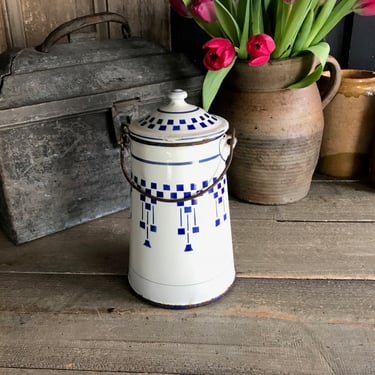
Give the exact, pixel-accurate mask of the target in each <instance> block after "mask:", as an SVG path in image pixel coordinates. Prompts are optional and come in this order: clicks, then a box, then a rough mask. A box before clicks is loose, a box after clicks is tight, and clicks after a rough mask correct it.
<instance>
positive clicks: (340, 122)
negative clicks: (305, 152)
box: [318, 69, 375, 178]
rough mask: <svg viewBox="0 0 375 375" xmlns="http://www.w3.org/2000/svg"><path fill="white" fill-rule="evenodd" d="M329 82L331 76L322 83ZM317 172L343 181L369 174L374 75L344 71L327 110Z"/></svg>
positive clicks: (374, 127)
mask: <svg viewBox="0 0 375 375" xmlns="http://www.w3.org/2000/svg"><path fill="white" fill-rule="evenodd" d="M325 80H329V74H327V75H324V76H323V77H322V81H323V82H324V81H325ZM324 120H325V125H324V132H323V140H322V146H321V150H320V159H319V162H318V171H319V172H320V173H323V174H325V175H329V176H333V177H340V178H357V177H361V176H365V175H367V174H368V168H369V159H370V155H371V147H372V140H373V136H374V130H375V72H371V71H367V70H355V69H344V70H342V81H341V85H340V87H339V90H338V92H337V95H336V96H335V98H334V99H333V100H332V101H331V103H330V104H329V105H327V107H326V108H325V109H324Z"/></svg>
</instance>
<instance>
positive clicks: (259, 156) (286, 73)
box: [213, 55, 340, 204]
mask: <svg viewBox="0 0 375 375" xmlns="http://www.w3.org/2000/svg"><path fill="white" fill-rule="evenodd" d="M312 65H313V57H312V55H305V56H301V57H296V58H291V59H282V60H275V61H271V62H270V63H268V64H266V65H262V66H259V67H249V66H248V65H247V64H246V62H239V63H236V65H235V66H234V68H233V70H232V71H231V73H230V74H229V75H228V77H227V79H226V80H225V82H224V85H223V86H222V88H221V89H220V91H219V94H218V96H217V98H216V99H215V102H214V105H213V112H214V113H217V114H219V115H222V116H223V117H225V118H226V119H227V120H228V121H229V123H230V126H231V127H232V128H235V129H236V134H237V138H238V143H237V147H236V151H235V153H234V159H233V163H232V166H231V168H230V170H229V177H228V179H229V192H230V193H231V194H232V195H234V196H235V197H237V198H239V199H241V200H244V201H248V202H253V203H260V204H285V203H290V202H295V201H297V200H299V199H301V198H303V197H304V196H306V194H307V193H308V191H309V189H310V185H311V180H312V175H313V172H314V169H315V167H316V163H317V160H318V156H319V150H320V145H321V139H322V134H323V122H324V120H323V110H322V109H323V107H324V106H325V105H327V104H328V103H329V101H330V100H331V99H332V98H333V96H334V95H335V93H336V91H337V89H338V87H339V85H340V67H339V65H338V63H337V61H336V60H335V59H333V58H330V59H329V67H330V70H331V71H332V79H331V81H330V88H329V90H327V92H326V94H325V95H324V98H323V106H322V100H321V96H320V94H319V90H318V88H317V85H316V84H315V83H314V84H312V85H310V86H308V87H306V88H303V89H287V88H286V87H288V86H289V85H290V84H292V83H294V82H296V81H298V80H299V79H301V78H302V77H303V76H305V75H306V73H307V72H309V71H310V70H311V68H312Z"/></svg>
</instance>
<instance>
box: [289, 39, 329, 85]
mask: <svg viewBox="0 0 375 375" xmlns="http://www.w3.org/2000/svg"><path fill="white" fill-rule="evenodd" d="M329 49H330V48H329V44H328V43H326V42H321V43H319V44H316V45H315V46H311V47H309V48H307V49H306V51H309V52H311V53H312V54H313V55H314V56H315V57H316V58H317V59H318V60H319V64H318V66H317V67H316V68H315V70H314V71H313V72H312V73H310V74H309V75H307V76H306V77H305V78H303V79H301V80H300V81H298V82H297V83H294V84H293V85H290V86H289V87H288V88H289V89H301V88H303V87H307V86H310V85H311V84H313V83H314V82H316V81H317V80H318V79H319V78H320V76H321V75H322V73H323V68H324V66H325V64H326V62H327V58H328V55H329Z"/></svg>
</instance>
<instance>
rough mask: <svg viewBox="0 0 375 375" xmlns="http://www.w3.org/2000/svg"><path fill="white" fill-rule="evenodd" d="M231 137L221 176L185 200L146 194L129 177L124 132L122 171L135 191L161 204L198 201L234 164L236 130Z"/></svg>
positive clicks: (121, 144)
mask: <svg viewBox="0 0 375 375" xmlns="http://www.w3.org/2000/svg"><path fill="white" fill-rule="evenodd" d="M230 137H231V138H230V143H229V155H228V158H227V159H226V161H225V168H224V169H223V171H222V172H221V174H220V176H219V177H218V178H217V179H216V180H215V181H214V182H213V183H212V184H211V185H210V186H208V187H206V188H204V189H203V190H199V191H198V192H197V193H195V194H192V195H189V196H188V197H183V198H162V197H157V196H155V195H152V194H150V193H148V192H146V191H145V190H142V188H141V187H140V186H139V185H138V184H136V183H135V182H134V181H133V180H132V178H131V177H130V176H129V174H128V172H127V171H126V166H125V149H126V146H127V145H128V144H129V140H128V134H127V133H126V132H123V135H122V137H121V140H120V142H119V145H120V161H121V169H122V172H123V174H124V176H125V178H126V180H127V181H128V183H129V184H130V186H131V187H132V188H133V189H135V190H137V191H138V192H139V193H141V194H143V195H145V196H146V197H148V198H151V199H155V200H158V201H159V202H169V203H177V202H186V201H190V200H192V199H196V198H198V197H201V196H202V195H203V194H205V193H207V192H208V191H209V190H211V189H212V188H213V187H215V186H216V185H217V184H218V183H219V182H220V181H221V180H222V179H223V177H224V176H225V174H226V173H227V171H228V169H229V167H230V165H231V163H232V160H233V150H234V146H235V144H236V131H235V129H233V130H232V134H231V135H230Z"/></svg>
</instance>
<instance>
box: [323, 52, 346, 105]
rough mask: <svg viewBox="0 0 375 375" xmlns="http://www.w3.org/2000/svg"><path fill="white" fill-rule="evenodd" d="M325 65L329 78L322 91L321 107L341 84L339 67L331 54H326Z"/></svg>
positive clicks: (329, 100) (330, 98) (331, 97)
mask: <svg viewBox="0 0 375 375" xmlns="http://www.w3.org/2000/svg"><path fill="white" fill-rule="evenodd" d="M326 66H327V68H328V70H329V72H330V79H329V82H328V84H327V87H326V89H325V90H324V92H323V93H322V107H323V109H324V108H325V107H326V106H327V105H328V104H329V103H330V102H331V100H332V99H333V98H334V97H335V95H336V93H337V91H338V89H339V88H340V84H341V68H340V64H339V63H338V62H337V60H336V59H335V58H334V57H333V56H328V59H327V63H326Z"/></svg>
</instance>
